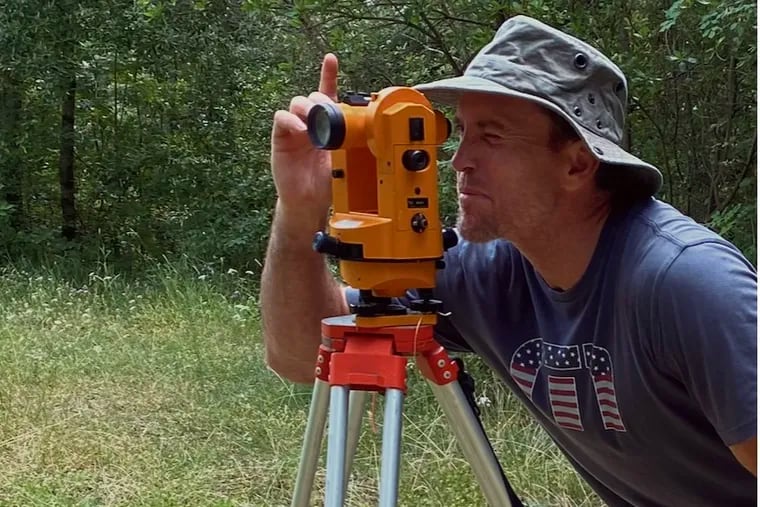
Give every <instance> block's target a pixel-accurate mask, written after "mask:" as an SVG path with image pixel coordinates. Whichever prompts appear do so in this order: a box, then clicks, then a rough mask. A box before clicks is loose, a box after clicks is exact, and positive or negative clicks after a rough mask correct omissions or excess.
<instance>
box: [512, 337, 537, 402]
mask: <svg viewBox="0 0 760 507" xmlns="http://www.w3.org/2000/svg"><path fill="white" fill-rule="evenodd" d="M542 345H543V340H541V338H534V339H533V340H529V341H527V342H525V343H523V344H522V346H521V347H520V348H519V349H517V351H516V352H515V353H514V354H513V355H512V363H511V364H510V365H509V374H510V375H511V376H512V378H513V379H514V381H515V382H517V385H518V386H520V389H522V392H524V393H525V396H527V397H528V398H532V397H533V386H534V385H535V384H536V376H537V375H538V369H539V368H540V367H541V346H542Z"/></svg>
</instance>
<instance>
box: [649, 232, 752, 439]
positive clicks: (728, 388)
mask: <svg viewBox="0 0 760 507" xmlns="http://www.w3.org/2000/svg"><path fill="white" fill-rule="evenodd" d="M655 299H656V301H654V303H655V305H656V306H655V315H656V316H657V319H658V320H659V327H660V331H661V339H662V341H661V346H662V350H663V353H664V356H665V360H666V362H667V364H668V366H669V367H670V368H671V369H672V372H673V374H674V375H675V376H676V377H677V378H679V379H680V380H681V381H682V382H683V384H684V386H685V388H686V389H687V391H688V392H689V394H690V396H692V397H693V398H694V399H695V400H696V402H697V403H698V404H699V406H700V407H701V408H702V410H703V412H704V414H705V416H706V417H707V419H708V420H710V422H711V423H712V424H713V426H714V427H715V429H716V431H717V432H718V434H719V435H720V437H721V438H722V439H723V441H724V443H725V444H726V445H734V444H737V443H739V442H742V441H744V440H746V439H747V438H750V437H752V436H754V435H755V434H756V422H757V408H756V407H757V395H756V392H757V273H756V271H755V269H754V268H753V267H752V265H751V264H750V263H749V262H748V261H747V260H746V259H745V258H744V257H743V256H742V255H741V254H740V253H739V252H738V251H737V250H736V249H735V248H734V247H732V246H731V245H728V244H724V243H721V242H713V241H711V242H705V243H700V244H696V245H692V246H688V247H686V248H684V249H683V250H682V251H681V253H680V254H679V255H678V256H677V257H675V259H674V260H673V262H672V263H671V264H670V266H669V268H668V269H667V271H665V272H664V274H663V276H662V277H661V279H660V283H659V290H658V291H657V292H656V296H655Z"/></svg>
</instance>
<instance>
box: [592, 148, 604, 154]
mask: <svg viewBox="0 0 760 507" xmlns="http://www.w3.org/2000/svg"><path fill="white" fill-rule="evenodd" d="M594 151H595V152H597V153H598V154H599V155H604V150H602V149H601V148H600V147H599V146H594Z"/></svg>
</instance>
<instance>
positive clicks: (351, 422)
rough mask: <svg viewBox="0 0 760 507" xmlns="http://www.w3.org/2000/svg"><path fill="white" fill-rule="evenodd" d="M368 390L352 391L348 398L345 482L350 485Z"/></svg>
mask: <svg viewBox="0 0 760 507" xmlns="http://www.w3.org/2000/svg"><path fill="white" fill-rule="evenodd" d="M367 394H368V393H367V391H351V395H350V396H349V399H348V435H347V437H346V470H345V477H344V479H343V483H344V485H345V486H348V481H349V479H350V478H351V468H352V467H353V465H354V457H355V456H356V447H357V446H358V444H359V436H360V434H361V426H362V418H363V416H364V407H365V406H366V404H367Z"/></svg>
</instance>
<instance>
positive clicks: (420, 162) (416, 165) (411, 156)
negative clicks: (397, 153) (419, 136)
mask: <svg viewBox="0 0 760 507" xmlns="http://www.w3.org/2000/svg"><path fill="white" fill-rule="evenodd" d="M401 162H402V163H403V164H404V167H405V168H406V170H407V171H422V170H423V169H425V168H426V167H427V166H428V164H430V155H428V152H426V151H425V150H406V151H405V152H404V154H403V155H402V156H401Z"/></svg>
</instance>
